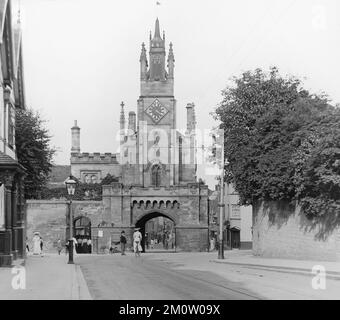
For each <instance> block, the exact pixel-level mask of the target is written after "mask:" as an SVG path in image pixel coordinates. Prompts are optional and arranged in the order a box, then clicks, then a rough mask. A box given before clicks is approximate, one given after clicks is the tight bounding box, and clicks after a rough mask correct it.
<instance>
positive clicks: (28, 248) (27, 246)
mask: <svg viewBox="0 0 340 320" xmlns="http://www.w3.org/2000/svg"><path fill="white" fill-rule="evenodd" d="M26 252H27V253H28V252H30V247H29V245H28V238H27V237H26Z"/></svg>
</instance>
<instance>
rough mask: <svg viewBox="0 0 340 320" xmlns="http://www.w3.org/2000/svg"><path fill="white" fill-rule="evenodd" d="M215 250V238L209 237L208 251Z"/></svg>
mask: <svg viewBox="0 0 340 320" xmlns="http://www.w3.org/2000/svg"><path fill="white" fill-rule="evenodd" d="M214 250H215V238H214V237H213V236H211V237H210V251H214Z"/></svg>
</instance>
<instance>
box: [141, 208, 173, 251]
mask: <svg viewBox="0 0 340 320" xmlns="http://www.w3.org/2000/svg"><path fill="white" fill-rule="evenodd" d="M159 217H163V218H165V219H167V220H170V221H171V222H172V223H173V225H174V233H175V235H174V239H176V222H175V221H174V218H173V217H170V216H168V215H167V214H165V213H164V212H161V211H157V210H152V211H150V212H148V213H146V214H144V215H142V216H141V217H140V218H139V220H138V221H137V222H136V224H135V227H136V228H140V232H141V233H142V236H143V239H142V248H143V252H145V251H147V249H148V248H147V241H150V239H146V238H147V236H148V235H147V230H146V223H147V222H148V221H150V220H153V219H155V218H159ZM164 231H166V230H163V231H162V233H163V236H165V234H164ZM163 240H164V239H163ZM175 246H176V244H175ZM175 248H176V247H175Z"/></svg>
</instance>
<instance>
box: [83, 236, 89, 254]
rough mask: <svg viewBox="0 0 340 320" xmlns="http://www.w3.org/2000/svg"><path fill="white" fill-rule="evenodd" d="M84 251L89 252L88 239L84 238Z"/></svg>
mask: <svg viewBox="0 0 340 320" xmlns="http://www.w3.org/2000/svg"><path fill="white" fill-rule="evenodd" d="M82 252H83V253H88V246H87V239H86V238H84V239H83V242H82Z"/></svg>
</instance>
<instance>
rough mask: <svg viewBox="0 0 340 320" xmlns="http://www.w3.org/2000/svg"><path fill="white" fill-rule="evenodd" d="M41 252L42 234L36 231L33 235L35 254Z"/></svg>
mask: <svg viewBox="0 0 340 320" xmlns="http://www.w3.org/2000/svg"><path fill="white" fill-rule="evenodd" d="M40 253H41V245H40V236H39V232H35V233H34V237H33V254H34V255H38V254H40Z"/></svg>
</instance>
